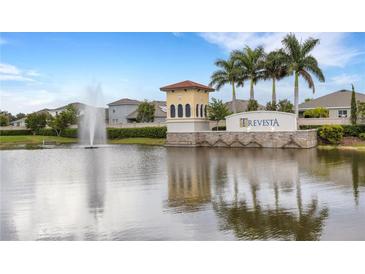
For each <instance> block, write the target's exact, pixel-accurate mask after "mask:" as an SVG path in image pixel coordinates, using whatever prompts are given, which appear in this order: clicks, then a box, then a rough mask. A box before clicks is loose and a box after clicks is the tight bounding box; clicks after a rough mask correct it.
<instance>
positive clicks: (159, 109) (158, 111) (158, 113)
mask: <svg viewBox="0 0 365 274" xmlns="http://www.w3.org/2000/svg"><path fill="white" fill-rule="evenodd" d="M152 103H154V104H155V115H154V116H155V118H166V111H163V108H165V110H166V102H165V101H153V102H152ZM137 115H138V109H136V110H135V111H133V112H131V113H130V114H129V115H128V116H127V118H128V119H137Z"/></svg>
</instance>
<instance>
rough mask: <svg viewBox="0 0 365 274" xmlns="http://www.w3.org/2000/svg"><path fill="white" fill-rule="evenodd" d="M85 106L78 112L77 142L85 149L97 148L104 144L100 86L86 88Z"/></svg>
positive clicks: (103, 119) (104, 127)
mask: <svg viewBox="0 0 365 274" xmlns="http://www.w3.org/2000/svg"><path fill="white" fill-rule="evenodd" d="M87 97H88V100H87V105H85V107H84V108H83V109H82V110H81V111H80V121H79V140H80V144H81V145H82V146H84V147H85V148H88V149H92V148H97V147H98V146H100V145H105V144H106V125H105V110H104V108H101V107H98V105H101V103H102V89H101V85H100V84H97V85H93V86H90V87H88V88H87Z"/></svg>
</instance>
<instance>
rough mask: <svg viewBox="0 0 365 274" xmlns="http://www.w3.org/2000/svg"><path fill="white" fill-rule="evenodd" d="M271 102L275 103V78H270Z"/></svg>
mask: <svg viewBox="0 0 365 274" xmlns="http://www.w3.org/2000/svg"><path fill="white" fill-rule="evenodd" d="M271 103H272V104H276V85H275V78H272V99H271Z"/></svg>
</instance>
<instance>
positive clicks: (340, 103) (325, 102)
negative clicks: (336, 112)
mask: <svg viewBox="0 0 365 274" xmlns="http://www.w3.org/2000/svg"><path fill="white" fill-rule="evenodd" d="M351 93H352V91H350V90H339V91H336V92H332V93H330V94H327V95H324V96H321V97H318V98H316V99H313V100H311V101H308V102H304V103H301V104H299V109H307V108H317V107H324V108H335V107H338V108H339V107H350V106H351ZM355 97H356V101H361V102H365V94H363V93H359V92H355Z"/></svg>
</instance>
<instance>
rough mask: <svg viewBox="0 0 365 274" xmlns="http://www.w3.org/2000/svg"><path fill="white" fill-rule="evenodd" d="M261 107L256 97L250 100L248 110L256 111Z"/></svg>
mask: <svg viewBox="0 0 365 274" xmlns="http://www.w3.org/2000/svg"><path fill="white" fill-rule="evenodd" d="M258 108H259V104H258V103H257V101H256V100H255V99H250V100H248V104H247V111H256V110H257V109H258Z"/></svg>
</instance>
